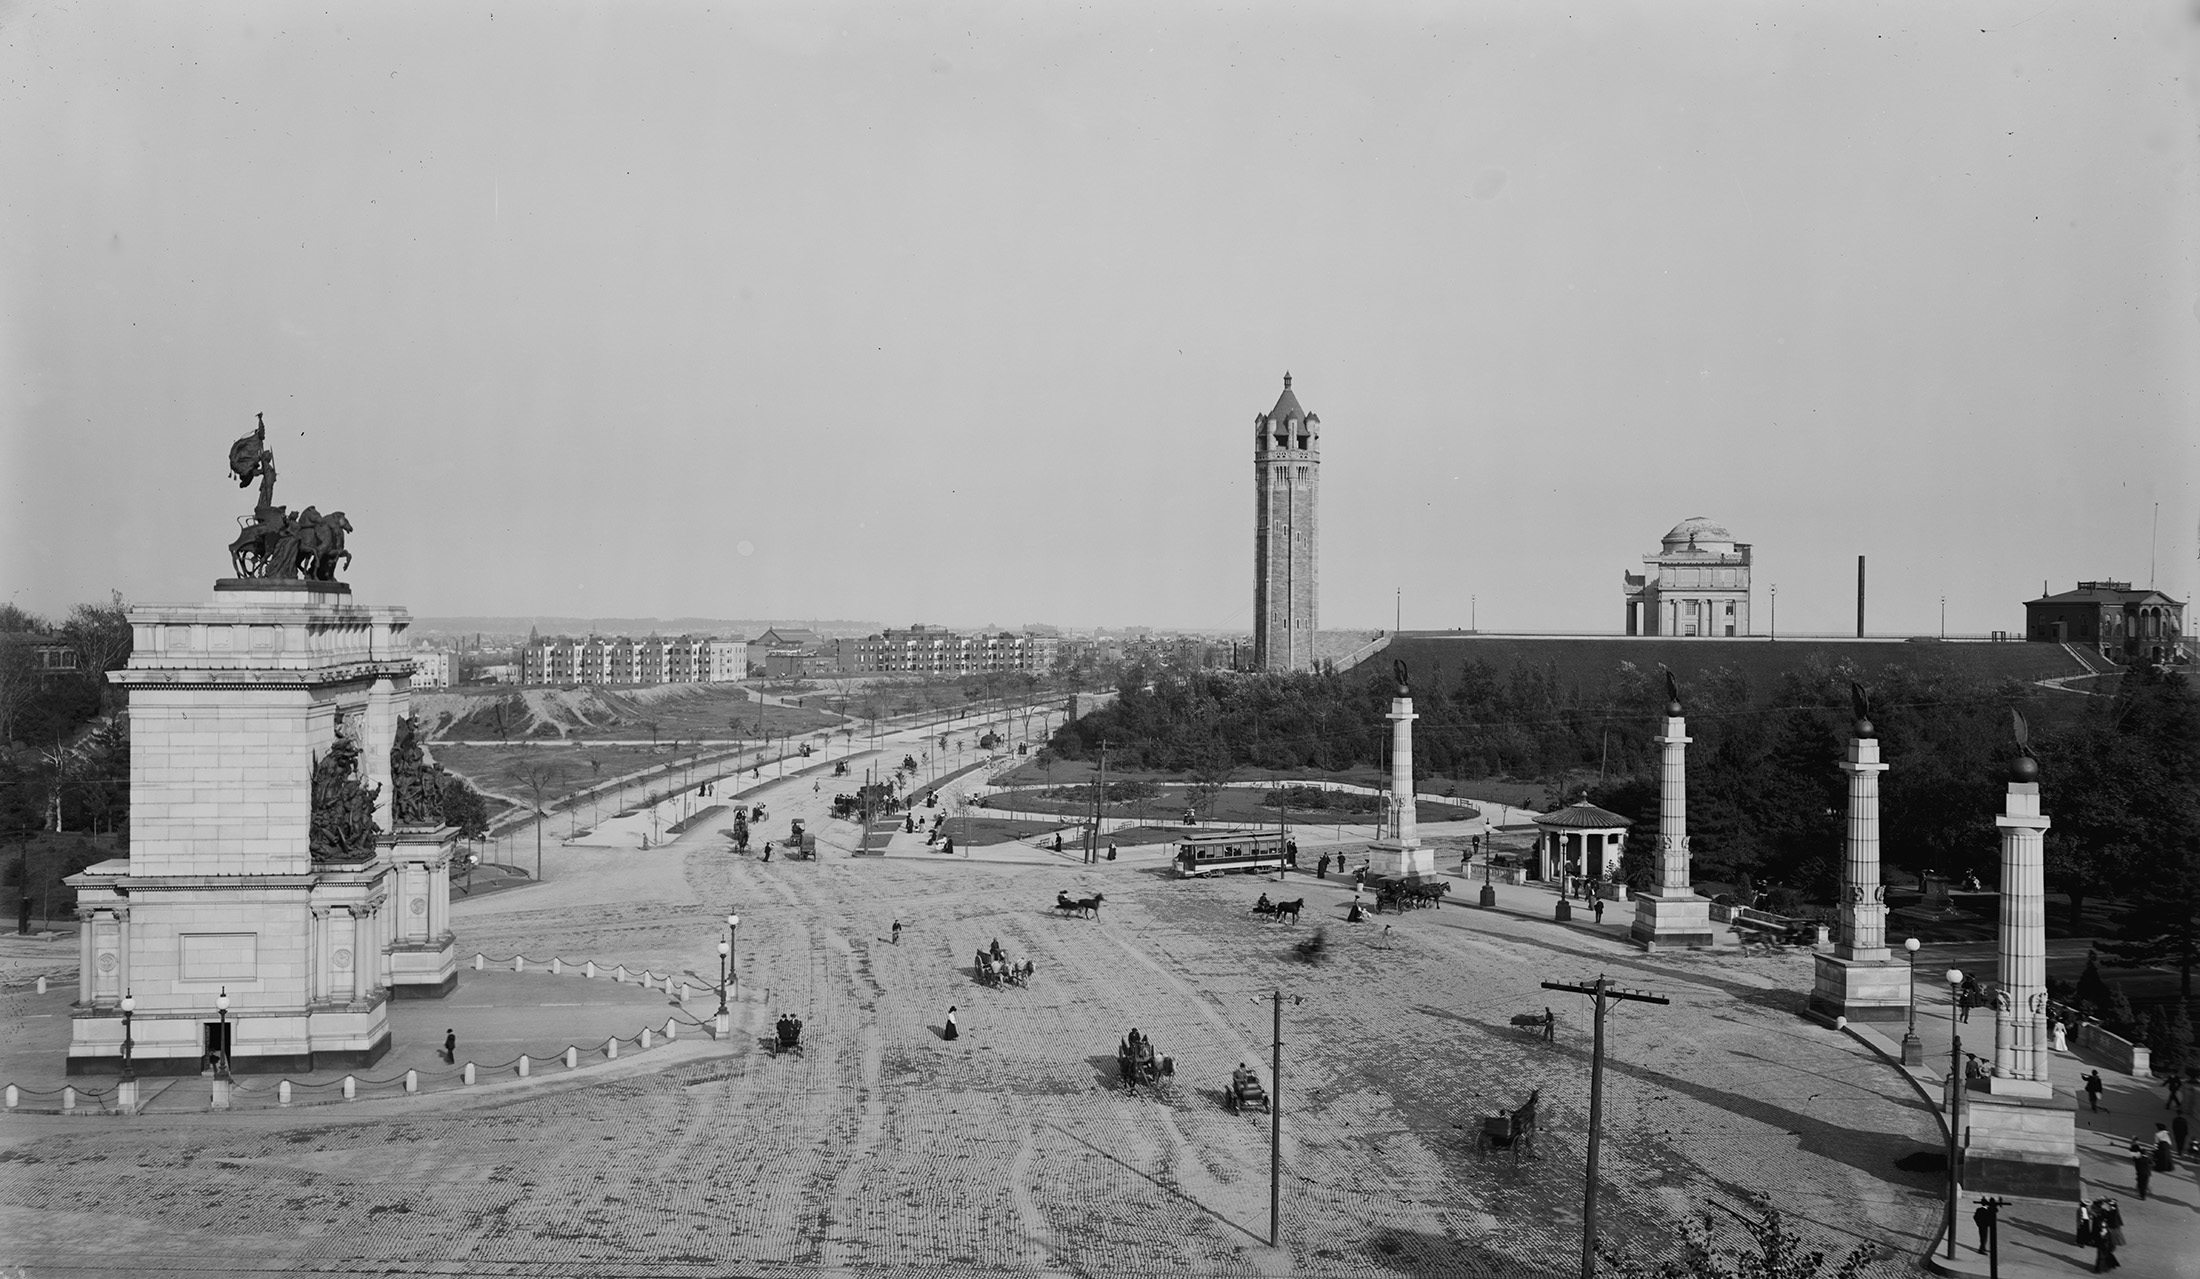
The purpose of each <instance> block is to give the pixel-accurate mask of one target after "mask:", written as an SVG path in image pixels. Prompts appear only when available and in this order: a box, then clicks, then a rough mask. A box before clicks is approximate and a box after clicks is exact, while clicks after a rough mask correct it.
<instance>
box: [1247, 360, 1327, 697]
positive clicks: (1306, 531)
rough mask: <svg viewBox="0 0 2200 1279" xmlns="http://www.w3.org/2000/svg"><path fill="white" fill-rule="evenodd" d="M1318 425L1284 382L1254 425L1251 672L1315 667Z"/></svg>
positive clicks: (1286, 378) (1286, 380) (1288, 381)
mask: <svg viewBox="0 0 2200 1279" xmlns="http://www.w3.org/2000/svg"><path fill="white" fill-rule="evenodd" d="M1321 440H1322V420H1321V419H1320V418H1318V417H1316V416H1314V415H1313V414H1312V413H1309V412H1307V411H1306V410H1304V409H1302V408H1300V407H1299V398H1298V397H1297V396H1295V395H1293V394H1291V375H1290V374H1288V373H1286V374H1284V375H1283V394H1282V395H1281V396H1279V397H1277V399H1276V407H1274V408H1273V409H1270V410H1269V411H1268V412H1266V413H1263V414H1261V415H1259V416H1258V417H1255V418H1254V419H1253V668H1254V669H1255V670H1263V671H1303V670H1309V669H1311V668H1312V667H1313V665H1314V626H1315V602H1316V600H1317V599H1318V598H1319V591H1318V589H1317V587H1316V583H1315V580H1314V573H1315V537H1314V531H1315V522H1314V521H1315V516H1314V499H1315V494H1316V491H1317V488H1318V486H1319V483H1320V478H1321V461H1322V459H1321Z"/></svg>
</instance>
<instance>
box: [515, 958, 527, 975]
mask: <svg viewBox="0 0 2200 1279" xmlns="http://www.w3.org/2000/svg"><path fill="white" fill-rule="evenodd" d="M512 971H513V972H515V973H524V972H526V971H527V956H525V955H514V956H512Z"/></svg>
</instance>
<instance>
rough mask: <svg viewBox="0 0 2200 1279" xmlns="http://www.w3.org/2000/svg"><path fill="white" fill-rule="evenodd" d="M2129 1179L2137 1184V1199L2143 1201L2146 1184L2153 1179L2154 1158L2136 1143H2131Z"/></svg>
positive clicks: (2145, 1194)
mask: <svg viewBox="0 0 2200 1279" xmlns="http://www.w3.org/2000/svg"><path fill="white" fill-rule="evenodd" d="M2131 1179H2132V1180H2133V1181H2135V1182H2137V1183H2138V1186H2139V1198H2141V1199H2145V1198H2146V1197H2147V1183H2148V1182H2149V1181H2152V1180H2153V1179H2154V1156H2152V1155H2150V1154H2148V1153H2147V1149H2146V1147H2145V1146H2142V1145H2140V1144H2139V1143H2138V1142H2136V1141H2135V1142H2132V1143H2131Z"/></svg>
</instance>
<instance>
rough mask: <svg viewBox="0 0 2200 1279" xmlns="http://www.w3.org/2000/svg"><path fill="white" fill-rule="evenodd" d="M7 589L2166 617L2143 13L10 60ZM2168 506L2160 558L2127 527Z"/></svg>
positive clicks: (228, 10) (487, 19) (491, 36)
mask: <svg viewBox="0 0 2200 1279" xmlns="http://www.w3.org/2000/svg"><path fill="white" fill-rule="evenodd" d="M10 25H11V29H12V32H13V34H14V36H15V38H14V39H12V40H11V41H10V42H8V43H7V44H6V45H5V46H4V47H0V86H4V87H0V100H4V102H5V105H6V108H7V113H6V114H7V119H8V120H9V127H7V128H4V129H0V182H4V183H5V185H6V188H7V190H8V191H9V192H10V193H11V194H10V198H9V200H8V201H7V202H5V204H4V205H0V282H4V284H5V288H4V289H0V298H4V299H5V301H4V302H0V473H4V474H5V475H6V477H7V484H6V487H5V490H4V491H5V495H6V497H7V498H8V501H7V502H6V504H5V506H4V507H0V511H4V515H0V598H4V599H6V600H7V601H8V602H12V603H15V604H17V605H19V606H22V607H25V608H29V609H32V610H34V611H38V612H42V613H47V614H57V613H60V612H63V611H65V610H66V608H67V607H68V606H69V605H70V604H71V603H73V602H76V601H80V600H95V599H103V598H104V597H105V594H106V592H107V590H108V589H109V588H110V587H112V588H116V589H120V590H121V591H123V592H124V594H125V595H126V596H128V597H129V598H131V599H133V600H140V601H183V600H195V599H201V598H204V597H205V596H206V594H207V591H208V588H209V586H210V584H211V582H212V581H213V579H214V578H216V577H218V576H221V575H223V574H225V573H226V572H227V567H226V557H225V555H224V553H223V549H222V548H223V547H224V546H226V544H227V543H228V541H229V539H230V538H231V537H233V536H234V535H235V530H236V519H237V517H238V516H239V515H243V514H248V513H249V512H250V510H251V497H250V495H249V494H247V493H241V492H240V491H239V490H238V489H237V488H236V486H235V485H234V484H231V483H228V482H226V481H225V480H224V478H223V471H222V460H221V459H222V455H223V452H224V450H226V448H227V447H228V444H229V442H230V441H231V440H232V439H234V438H236V437H237V436H238V435H241V434H243V433H245V432H246V431H248V430H249V429H250V428H251V425H252V415H253V414H254V413H255V412H259V411H264V412H265V413H266V414H267V417H268V427H269V443H270V445H271V446H272V447H274V448H275V450H276V451H277V453H278V454H279V456H280V458H281V463H282V494H281V499H280V500H283V501H286V502H290V503H292V504H294V505H295V506H303V505H305V504H308V503H312V504H316V505H318V506H319V507H320V508H321V509H323V510H334V509H341V510H343V511H345V512H347V513H348V515H349V517H350V519H351V520H352V522H353V523H354V525H355V526H356V531H355V532H354V533H353V534H352V535H351V538H350V542H349V549H350V550H351V552H352V553H353V556H354V560H353V562H352V565H351V567H350V569H349V570H348V571H347V572H346V573H345V574H344V576H345V577H346V579H347V580H349V581H350V582H351V583H352V584H353V586H354V588H355V590H356V591H357V597H358V598H360V599H362V600H367V601H373V602H377V603H388V604H396V605H403V606H406V607H408V608H410V609H411V610H412V611H413V612H414V614H415V615H416V616H434V615H454V614H480V615H500V614H512V615H519V614H530V613H534V614H545V613H549V614H560V615H574V616H586V615H590V614H599V615H603V616H613V615H617V616H644V617H646V616H649V615H652V614H654V615H657V616H665V617H673V616H681V615H692V616H725V617H734V616H740V617H749V616H755V617H759V618H762V617H772V618H787V619H800V618H803V617H810V616H860V617H875V618H878V619H880V621H881V623H882V624H890V625H906V624H908V622H909V621H911V620H937V621H939V622H940V623H941V624H943V625H945V624H954V623H955V620H956V619H971V618H977V619H988V620H992V619H998V621H999V624H1000V625H1002V626H1004V627H1008V628H1011V629H1013V628H1014V627H1016V626H1017V625H1019V623H1018V622H1016V621H1011V620H1008V619H1011V618H1032V617H1046V618H1052V619H1056V624H1058V625H1062V626H1067V627H1093V626H1099V625H1111V626H1128V625H1150V626H1154V627H1156V628H1160V629H1182V630H1202V631H1210V632H1223V631H1227V632H1246V633H1249V632H1250V631H1251V630H1252V625H1253V618H1252V607H1253V599H1252V591H1251V589H1250V583H1249V581H1248V577H1249V575H1248V574H1247V572H1246V566H1247V563H1248V561H1249V559H1250V558H1251V557H1250V552H1251V550H1252V534H1251V530H1250V527H1249V524H1250V521H1249V518H1248V517H1249V516H1250V514H1251V512H1252V508H1253V501H1252V487H1251V485H1252V476H1251V475H1250V474H1248V473H1247V472H1248V468H1247V467H1246V465H1245V448H1246V445H1247V443H1248V442H1249V440H1248V437H1249V435H1250V430H1251V419H1252V416H1253V414H1254V413H1256V412H1257V411H1259V410H1260V408H1262V407H1263V406H1264V405H1265V404H1267V403H1269V402H1272V401H1273V400H1274V398H1275V394H1276V386H1277V384H1278V381H1279V379H1280V377H1281V375H1282V374H1283V373H1284V372H1285V371H1286V370H1288V371H1290V372H1291V373H1293V374H1294V375H1295V378H1296V383H1297V386H1298V388H1299V391H1300V393H1301V394H1302V395H1303V396H1304V398H1305V401H1306V403H1307V404H1309V405H1313V406H1315V407H1316V408H1317V410H1318V411H1319V412H1320V414H1321V415H1322V419H1323V427H1324V436H1323V441H1322V456H1323V461H1324V463H1325V465H1324V466H1323V472H1324V474H1323V482H1322V499H1321V505H1322V529H1321V545H1320V559H1319V564H1318V578H1319V580H1320V582H1321V584H1322V589H1321V597H1320V599H1319V618H1320V621H1321V623H1322V624H1323V625H1324V626H1325V627H1328V628H1331V629H1337V630H1349V629H1388V628H1390V627H1391V626H1392V625H1393V622H1394V618H1395V617H1396V613H1395V612H1394V606H1395V601H1396V600H1397V598H1398V596H1397V595H1396V594H1395V593H1396V592H1399V591H1401V590H1402V593H1403V610H1402V611H1403V623H1404V627H1405V629H1408V630H1412V629H1443V628H1450V627H1466V626H1469V625H1470V624H1473V623H1479V625H1480V627H1481V628H1482V629H1484V630H1506V631H1538V630H1563V631H1600V632H1614V631H1617V630H1619V629H1620V618H1621V616H1622V585H1621V574H1622V572H1623V571H1625V570H1626V569H1628V568H1629V567H1635V568H1639V567H1640V565H1641V561H1642V557H1643V556H1644V555H1645V554H1648V553H1650V552H1651V551H1653V550H1654V549H1655V548H1656V546H1657V539H1658V536H1659V534H1660V533H1662V532H1663V531H1664V530H1665V529H1668V528H1670V527H1672V526H1673V525H1674V524H1676V523H1677V522H1679V521H1681V520H1683V519H1686V518H1689V517H1692V516H1704V517H1707V518H1709V519H1711V520H1714V521H1716V522H1718V523H1720V524H1722V525H1724V526H1725V527H1727V528H1729V529H1731V530H1732V531H1733V533H1734V536H1735V537H1736V538H1737V539H1739V540H1741V541H1746V542H1749V543H1751V544H1752V545H1753V547H1754V555H1755V560H1754V565H1753V573H1754V581H1755V585H1754V587H1753V596H1752V608H1751V614H1752V617H1753V618H1754V619H1756V620H1755V622H1754V623H1753V625H1752V627H1751V629H1752V630H1755V631H1757V632H1759V633H1762V632H1764V631H1765V630H1768V629H1769V628H1770V626H1769V623H1770V614H1771V612H1772V608H1771V597H1770V587H1771V586H1772V585H1774V584H1777V585H1778V586H1779V588H1780V590H1779V596H1780V598H1779V607H1778V614H1779V618H1778V621H1779V627H1780V629H1781V631H1782V632H1783V633H1802V632H1806V631H1815V632H1826V633H1840V632H1842V631H1844V630H1846V629H1849V628H1850V627H1851V626H1852V621H1853V609H1854V596H1853V590H1854V587H1853V574H1854V564H1855V558H1856V556H1858V555H1860V554H1861V555H1867V556H1869V558H1870V562H1871V566H1872V585H1871V609H1870V617H1869V625H1870V629H1872V630H1874V631H1883V632H1911V633H1934V632H1937V630H1938V629H1939V625H1940V608H1941V600H1942V598H1943V597H1945V598H1946V601H1947V626H1948V629H1949V630H1950V631H1951V632H1956V633H1976V632H1984V631H1990V630H2009V631H2021V630H2022V628H2023V625H2024V609H2023V601H2024V600H2026V599H2028V598H2031V597H2033V596H2035V595H2037V594H2038V593H2039V590H2040V585H2041V583H2042V581H2043V580H2044V581H2045V582H2046V583H2047V584H2048V588H2049V589H2050V590H2067V589H2069V588H2070V587H2071V586H2072V585H2073V584H2074V583H2075V582H2077V581H2079V580H2084V579H2100V578H2117V579H2127V580H2130V581H2133V582H2136V583H2140V584H2142V585H2143V584H2146V583H2147V582H2149V580H2150V579H2151V580H2152V581H2153V582H2154V583H2155V584H2156V585H2157V586H2159V587H2160V588H2161V589H2163V590H2165V591H2167V592H2169V593H2170V594H2172V595H2173V596H2175V597H2177V598H2179V599H2184V600H2190V599H2191V597H2192V595H2193V593H2194V591H2195V589H2196V587H2200V562H2196V559H2195V556H2196V552H2200V487H2196V485H2200V479H2196V477H2200V432H2196V431H2194V429H2193V427H2192V423H2193V422H2195V421H2200V355H2196V352H2195V343H2194V340H2193V339H2194V336H2195V333H2194V327H2193V326H2194V325H2195V324H2196V323H2200V261H2196V257H2195V251H2194V246H2193V244H2192V239H2191V236H2190V233H2189V229H2190V228H2191V227H2192V226H2194V225H2200V165H2196V164H2195V163H2194V160H2195V159H2196V158H2200V157H2196V156H2195V144H2194V140H2193V138H2192V134H2191V128H2190V122H2191V112H2192V107H2193V101H2192V98H2191V96H2190V95H2191V92H2192V86H2193V84H2194V83H2195V82H2196V79H2200V77H2196V76H2195V75H2194V74H2193V71H2194V68H2193V66H2192V41H2191V40H2190V38H2189V35H2188V34H2187V33H2188V32H2189V31H2190V28H2191V24H2190V21H2189V17H2188V16H2187V13H2186V11H2185V9H2184V8H2182V7H2180V6H2179V5H2176V4H2171V3H2166V2H2165V3H2159V4H2132V5H2119V6H2091V7H2087V6H2075V7H2067V8H2065V7H2049V8H2046V9H2042V10H2040V11H2039V12H2038V13H2036V14H2027V15H2024V20H2023V21H2015V20H2013V19H2012V18H2011V17H2010V15H2009V13H2008V12H2007V10H2006V8H2005V7H2004V6H2001V5H1997V4H1951V5H1945V6H1934V7H1932V8H1930V9H1927V10H1921V9H1919V8H1918V7H1917V6H1914V5H1909V4H1899V3H1889V4H1878V5H1873V4H1861V3H1860V4H1856V5H1843V6H1838V7H1831V8H1807V9H1806V8H1802V7H1794V6H1780V5H1773V6H1765V5H1744V4H1740V3H1701V4H1691V5H1686V6H1658V7H1630V6H1625V5H1620V4H1616V3H1594V2H1592V3H1590V4H1588V5H1586V6H1576V7H1569V9H1568V10H1566V11H1564V12H1560V11H1557V10H1553V9H1551V8H1549V7H1548V6H1543V5H1538V4H1530V3H1512V4H1509V3H1490V4H1483V5H1475V6H1471V7H1464V6H1462V7H1457V8H1434V9H1423V8H1409V7H1406V6H1402V5H1389V6H1385V5H1375V6H1346V5H1340V4H1307V5H1278V6H1264V7H1263V8H1261V9H1259V10H1257V11H1252V10H1248V11H1244V12H1238V13H1221V14H1213V13H1195V12H1192V11H1189V10H1185V9H1183V8H1182V7H1180V6H1173V5H1165V4H1128V3H1127V4H1124V5H1119V6H1101V7H1099V8H1098V9H1094V10H1086V11H1069V10H1045V11H1019V12H1017V13H1016V15H1015V17H1014V18H1013V20H1011V19H1009V18H1008V17H1006V16H1004V15H1003V14H1001V13H999V12H996V11H993V10H987V9H981V8H977V7H953V6H949V7H943V8H939V9H934V10H927V11H924V12H912V11H908V10H904V9H898V8H887V7H885V6H877V5H864V4H849V5H841V6H821V7H815V8H810V7H802V8H793V7H789V8H776V9H774V8H765V7H747V6H740V7H735V8H734V9H733V11H731V12H721V11H706V10H703V9H700V8H692V7H668V8H649V9H613V8H590V7H567V6H560V5H544V6H526V7H521V8H518V9H491V8H488V7H479V6H472V7H470V6H465V5H457V4H454V5H442V6H435V7H432V8H427V9H417V8H407V9H395V8H391V7H388V6H380V5H367V4H359V3H346V2H342V0H340V2H339V3H337V4H334V5H332V6H329V7H327V8H326V9H325V10H316V11H314V12H310V13H309V12H304V11H298V10H295V9H291V8H287V7H286V8H277V7H254V6H252V5H241V6H235V7H225V8H218V9H212V10H209V9H204V8H198V7H194V8H178V7H175V6H165V5H155V4H128V3H124V4H117V5H102V6H94V7H90V8H64V7H60V6H49V5H43V4H31V5H26V6H22V7H19V8H18V9H16V10H14V11H13V12H12V13H11V17H10ZM2157 504H2159V508H2160V512H2159V529H2160V532H2159V536H2158V537H2156V536H2154V534H2153V532H2152V530H2153V527H2154V521H2155V508H2156V505H2157Z"/></svg>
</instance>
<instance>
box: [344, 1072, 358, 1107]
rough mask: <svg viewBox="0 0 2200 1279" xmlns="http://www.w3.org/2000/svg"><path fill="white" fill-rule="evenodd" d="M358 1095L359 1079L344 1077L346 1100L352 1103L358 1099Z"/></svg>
mask: <svg viewBox="0 0 2200 1279" xmlns="http://www.w3.org/2000/svg"><path fill="white" fill-rule="evenodd" d="M358 1095H359V1077H358V1076H357V1075H346V1076H344V1100H345V1101H350V1100H352V1099H353V1098H356V1097H357V1096H358Z"/></svg>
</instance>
